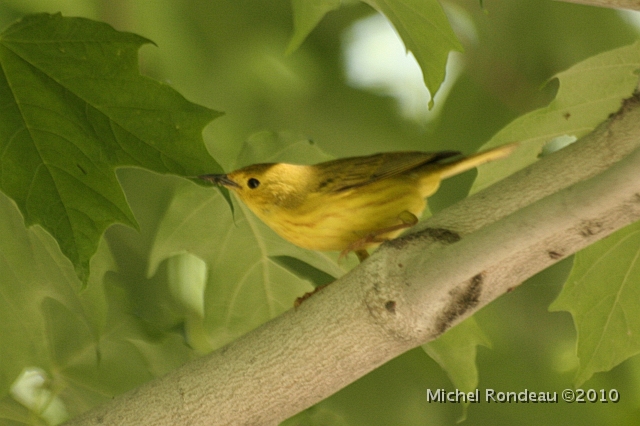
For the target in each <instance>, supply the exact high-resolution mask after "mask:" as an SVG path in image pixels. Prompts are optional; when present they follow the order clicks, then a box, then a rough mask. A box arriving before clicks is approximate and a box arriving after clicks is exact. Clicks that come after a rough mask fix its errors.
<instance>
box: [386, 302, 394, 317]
mask: <svg viewBox="0 0 640 426" xmlns="http://www.w3.org/2000/svg"><path fill="white" fill-rule="evenodd" d="M384 308H385V309H386V310H387V311H389V312H391V313H392V314H395V313H396V302H395V301H393V300H389V301H388V302H387V303H385V304H384Z"/></svg>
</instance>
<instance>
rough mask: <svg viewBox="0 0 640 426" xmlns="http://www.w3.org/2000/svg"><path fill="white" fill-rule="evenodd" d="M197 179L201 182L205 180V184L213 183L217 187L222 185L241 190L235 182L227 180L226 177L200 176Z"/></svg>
mask: <svg viewBox="0 0 640 426" xmlns="http://www.w3.org/2000/svg"><path fill="white" fill-rule="evenodd" d="M198 177H199V178H200V179H202V180H206V181H207V182H211V183H215V184H217V185H222V186H226V187H229V188H242V187H241V186H240V185H238V184H237V183H236V182H234V181H232V180H231V179H229V177H228V176H227V175H201V176H198Z"/></svg>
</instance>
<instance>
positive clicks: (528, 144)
mask: <svg viewBox="0 0 640 426" xmlns="http://www.w3.org/2000/svg"><path fill="white" fill-rule="evenodd" d="M639 69H640V42H636V43H634V44H632V45H630V46H624V47H620V48H618V49H614V50H610V51H608V52H604V53H601V54H599V55H595V56H592V57H590V58H588V59H585V60H584V61H582V62H580V63H578V64H576V65H574V66H572V67H571V68H569V69H568V70H565V71H562V72H560V73H558V74H556V75H555V77H553V78H554V79H557V80H558V83H559V88H558V93H557V94H556V97H555V99H554V100H553V101H552V102H551V103H550V104H549V105H548V106H546V107H544V108H540V109H537V110H535V111H532V112H530V113H528V114H525V115H523V116H521V117H519V118H517V119H516V120H514V121H512V122H511V123H510V124H509V125H508V126H506V127H504V128H503V129H502V130H501V131H500V132H498V133H497V134H496V135H495V136H494V137H493V138H491V140H490V141H489V142H488V143H487V144H485V145H484V146H483V147H482V149H487V148H491V147H495V146H499V145H502V144H505V143H509V142H520V147H519V148H518V149H517V150H516V151H515V152H514V153H513V154H511V156H510V157H509V158H507V159H506V160H502V161H495V162H492V163H489V164H486V165H483V166H482V167H480V168H479V169H478V177H477V178H476V180H475V182H474V183H473V186H472V188H471V192H478V191H480V190H482V189H484V188H486V187H487V186H490V185H491V184H493V183H495V182H496V181H498V180H500V179H502V178H504V177H506V176H508V175H510V174H513V173H515V172H516V171H518V170H520V169H522V168H524V167H525V166H527V165H529V164H531V163H533V162H535V161H536V160H537V159H538V156H539V155H540V153H541V152H542V149H543V147H544V146H545V145H546V144H547V143H549V142H551V141H553V140H554V139H556V138H563V137H570V138H580V137H582V136H584V135H586V134H587V133H589V132H591V131H592V130H593V129H595V128H596V126H597V125H599V124H600V123H602V122H603V121H604V120H606V119H607V117H608V116H609V115H610V114H612V113H614V112H616V111H617V110H618V109H620V106H621V103H622V101H623V100H624V99H626V98H628V97H630V96H631V95H632V93H633V91H634V90H635V88H636V87H637V85H638V70H639Z"/></svg>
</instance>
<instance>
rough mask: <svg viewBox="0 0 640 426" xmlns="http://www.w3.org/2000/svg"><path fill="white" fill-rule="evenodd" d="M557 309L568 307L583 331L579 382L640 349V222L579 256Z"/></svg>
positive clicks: (556, 306)
mask: <svg viewBox="0 0 640 426" xmlns="http://www.w3.org/2000/svg"><path fill="white" fill-rule="evenodd" d="M550 310H552V311H560V310H564V311H569V312H570V313H571V315H572V316H573V321H574V323H575V325H576V329H577V330H578V343H577V351H578V358H580V368H579V369H578V372H577V375H576V378H575V381H576V386H582V384H583V383H584V382H585V381H586V380H588V379H589V378H590V377H591V376H592V375H593V374H594V373H596V372H599V371H609V370H611V369H612V368H613V367H615V366H616V365H618V364H620V363H621V362H622V361H624V360H626V359H628V358H629V357H632V356H634V355H636V354H638V353H640V316H639V315H638V312H640V223H635V224H633V225H630V226H627V227H626V228H624V229H621V230H619V231H617V232H615V233H613V234H611V235H610V236H609V237H607V238H605V239H604V240H602V241H599V242H598V243H596V244H593V245H591V246H589V247H588V248H586V249H584V250H582V251H580V252H579V253H578V254H576V256H575V262H574V265H573V270H572V271H571V275H570V276H569V279H568V280H567V282H566V284H565V285H564V288H563V289H562V292H561V293H560V295H559V296H558V298H557V299H556V300H555V301H554V302H553V303H552V304H551V306H550Z"/></svg>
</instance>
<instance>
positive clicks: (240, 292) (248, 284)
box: [149, 132, 354, 348]
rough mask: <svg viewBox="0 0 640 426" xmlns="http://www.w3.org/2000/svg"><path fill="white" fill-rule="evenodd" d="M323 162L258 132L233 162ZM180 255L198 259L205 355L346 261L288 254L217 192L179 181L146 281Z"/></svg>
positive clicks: (304, 148)
mask: <svg viewBox="0 0 640 426" xmlns="http://www.w3.org/2000/svg"><path fill="white" fill-rule="evenodd" d="M326 158H327V156H326V154H324V153H322V152H321V151H320V150H318V149H317V148H316V147H315V146H314V145H313V144H312V143H310V142H309V141H307V140H299V139H296V138H295V137H293V136H292V135H288V134H280V135H278V134H274V133H270V132H263V133H260V134H257V135H255V136H253V137H252V138H250V141H249V142H248V143H247V144H246V146H245V148H244V149H243V150H242V152H241V154H240V156H239V160H238V163H240V164H242V165H246V164H251V163H256V162H269V161H275V160H277V159H280V160H283V159H286V161H290V162H300V163H304V162H309V163H314V162H317V161H322V160H324V159H326ZM184 252H188V253H191V254H193V255H195V256H197V257H199V258H200V259H202V260H204V261H205V263H206V265H207V266H208V278H207V284H206V290H205V293H204V295H203V296H202V297H203V300H204V302H203V303H204V312H205V318H204V327H205V329H206V330H207V331H208V333H209V335H210V342H209V346H210V347H212V348H215V347H219V346H221V345H223V344H225V343H227V342H229V341H231V340H233V339H235V338H237V337H239V336H240V335H242V334H244V333H246V332H247V331H249V330H251V329H252V328H255V327H256V326H258V325H260V324H262V323H263V322H265V321H267V320H268V319H270V318H272V317H274V316H276V315H278V314H280V313H281V312H283V311H285V310H287V309H290V308H291V307H292V306H293V302H294V300H295V299H296V297H298V296H301V295H303V294H304V293H305V292H307V291H311V290H312V289H313V287H312V285H311V283H313V284H324V283H327V281H331V280H332V278H335V277H338V276H340V275H342V274H343V273H344V271H345V269H346V268H347V267H349V266H351V265H352V264H353V261H354V259H349V260H348V261H347V260H344V261H343V262H342V263H341V264H340V265H339V264H338V263H337V261H336V259H337V253H319V252H314V251H309V250H304V249H300V248H298V247H295V246H294V245H292V244H291V243H289V242H287V241H285V240H283V239H282V238H280V237H279V236H278V235H276V234H275V233H274V232H273V231H272V230H271V229H270V228H269V227H267V226H266V225H265V224H264V223H262V222H261V221H260V219H258V218H257V217H256V216H255V215H253V213H251V212H250V211H249V209H248V208H247V207H246V206H244V205H243V204H242V203H241V202H238V203H237V204H236V209H235V213H234V216H233V217H232V214H231V212H230V211H229V208H228V205H227V203H226V201H225V200H224V199H223V198H222V196H221V195H220V193H219V192H218V191H216V190H215V189H213V188H202V187H198V186H196V185H193V184H190V183H186V182H185V184H184V185H183V186H181V187H180V188H178V190H177V191H176V194H175V196H174V198H173V200H172V202H171V205H170V206H169V208H168V210H167V213H166V216H165V217H164V219H163V220H162V222H161V223H160V226H159V229H158V233H157V236H156V240H155V242H154V245H153V248H152V251H151V255H150V260H149V274H150V275H152V274H155V273H156V270H157V268H158V266H159V264H160V263H161V262H162V261H164V260H166V259H171V258H173V257H175V256H181V255H182V253H184ZM327 277H328V279H327ZM192 297H193V296H192ZM189 337H190V338H192V337H193V336H189ZM199 346H200V347H204V346H205V345H202V344H201V345H199Z"/></svg>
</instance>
